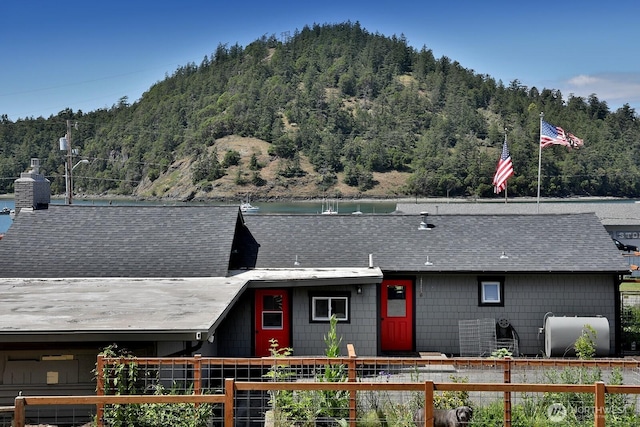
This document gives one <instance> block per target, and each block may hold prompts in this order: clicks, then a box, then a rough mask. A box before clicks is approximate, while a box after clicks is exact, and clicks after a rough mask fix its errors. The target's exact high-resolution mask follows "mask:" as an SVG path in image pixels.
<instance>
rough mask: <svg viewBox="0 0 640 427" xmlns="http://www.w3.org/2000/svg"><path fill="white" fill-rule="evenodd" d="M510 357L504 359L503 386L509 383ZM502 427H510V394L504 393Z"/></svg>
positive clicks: (508, 392)
mask: <svg viewBox="0 0 640 427" xmlns="http://www.w3.org/2000/svg"><path fill="white" fill-rule="evenodd" d="M511 361H512V359H511V357H509V356H507V357H505V358H504V364H503V369H504V371H503V374H504V375H503V378H504V383H505V384H510V383H511ZM504 427H511V392H510V391H505V392H504Z"/></svg>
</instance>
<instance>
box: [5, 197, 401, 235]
mask: <svg viewBox="0 0 640 427" xmlns="http://www.w3.org/2000/svg"><path fill="white" fill-rule="evenodd" d="M63 203H64V200H53V201H52V202H51V204H63ZM73 203H74V204H76V205H96V206H104V205H112V206H127V205H128V206H132V205H135V206H140V205H149V206H194V205H212V206H220V205H225V206H226V205H229V206H231V205H232V204H231V203H214V202H169V203H163V202H158V201H135V200H107V199H79V198H76V199H74V201H73ZM330 203H331V204H330V206H331V208H332V209H333V210H334V211H337V212H338V214H339V215H352V214H353V213H354V212H362V213H363V214H388V213H391V212H393V211H395V209H396V201H395V200H390V201H367V202H353V201H348V202H341V201H331V202H330ZM251 204H252V205H253V206H256V207H258V208H260V209H259V210H258V211H257V212H256V213H245V214H244V215H263V214H320V213H321V212H322V211H323V210H324V209H325V208H326V204H323V203H322V201H321V200H318V201H296V202H255V203H254V202H251ZM5 206H6V207H8V208H9V209H13V208H14V201H13V199H0V209H2V208H4V207H5ZM233 206H238V207H240V203H239V202H238V204H237V205H233ZM11 223H12V220H11V217H10V216H9V215H0V234H3V233H5V232H6V231H7V230H8V229H9V227H10V226H11Z"/></svg>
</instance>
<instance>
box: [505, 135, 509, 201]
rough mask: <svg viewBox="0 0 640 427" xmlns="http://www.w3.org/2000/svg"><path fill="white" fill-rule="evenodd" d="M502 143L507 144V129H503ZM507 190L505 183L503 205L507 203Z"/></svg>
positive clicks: (507, 186)
mask: <svg viewBox="0 0 640 427" xmlns="http://www.w3.org/2000/svg"><path fill="white" fill-rule="evenodd" d="M504 143H505V144H506V143H507V128H504ZM507 188H509V183H508V182H506V181H505V183H504V203H505V204H506V203H507Z"/></svg>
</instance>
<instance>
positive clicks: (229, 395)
mask: <svg viewBox="0 0 640 427" xmlns="http://www.w3.org/2000/svg"><path fill="white" fill-rule="evenodd" d="M234 381H235V380H234V379H233V378H227V379H226V380H224V396H225V399H224V425H225V427H233V425H234V422H233V401H234V400H235V396H234V393H235V383H234Z"/></svg>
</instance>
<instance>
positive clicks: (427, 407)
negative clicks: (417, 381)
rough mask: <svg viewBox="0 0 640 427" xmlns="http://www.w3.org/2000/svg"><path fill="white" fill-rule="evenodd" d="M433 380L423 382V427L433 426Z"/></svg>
mask: <svg viewBox="0 0 640 427" xmlns="http://www.w3.org/2000/svg"><path fill="white" fill-rule="evenodd" d="M433 389H434V386H433V381H425V383H424V427H433Z"/></svg>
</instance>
